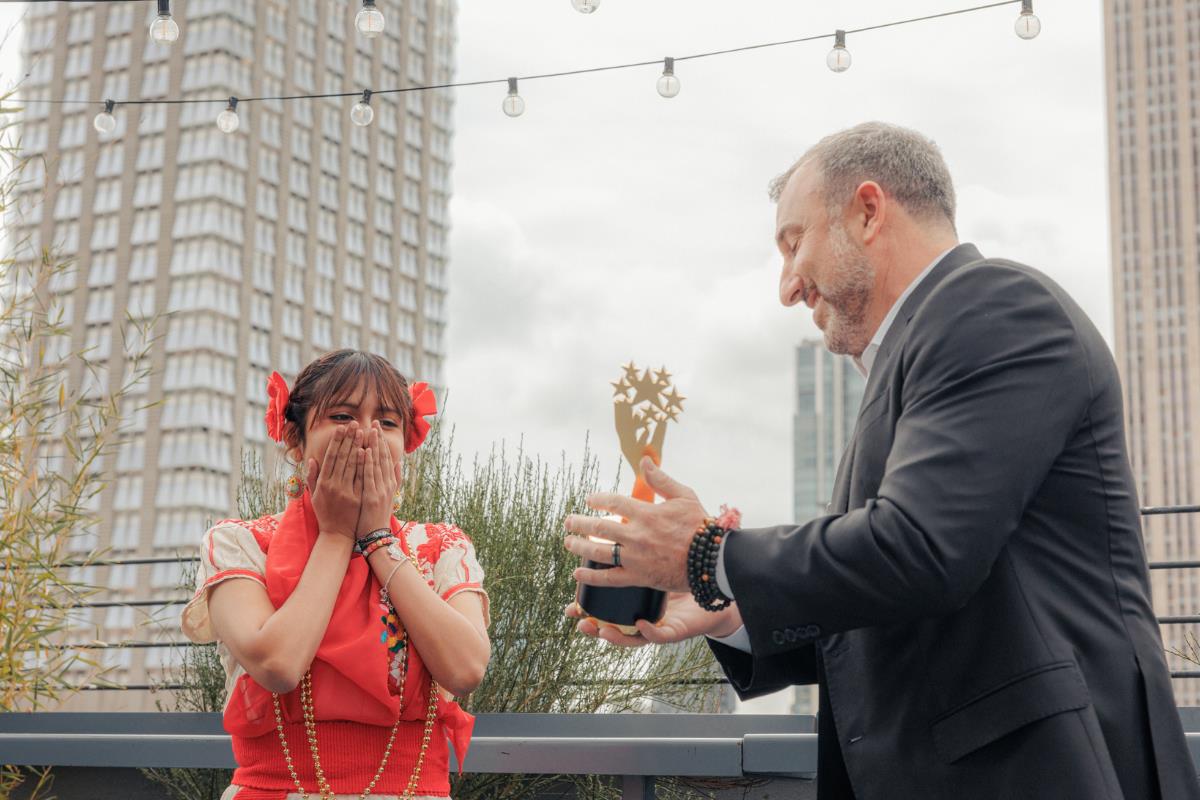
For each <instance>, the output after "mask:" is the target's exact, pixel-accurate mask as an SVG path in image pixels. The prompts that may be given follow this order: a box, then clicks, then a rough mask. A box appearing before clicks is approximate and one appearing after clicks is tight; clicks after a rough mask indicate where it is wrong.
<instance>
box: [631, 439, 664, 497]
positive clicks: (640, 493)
mask: <svg viewBox="0 0 1200 800" xmlns="http://www.w3.org/2000/svg"><path fill="white" fill-rule="evenodd" d="M642 455H643V456H650V460H651V461H653V462H654V465H655V466H661V465H662V456H661V455H659V452H658V450H656V449H655V447H654V445H652V444H648V445H644V446H643V447H642ZM633 497H634V499H635V500H642V501H645V502H647V503H653V502H654V490H653V489H651V488H650V484H648V483H646V481H644V480H643V479H642V473H641V472H639V473H638V475H637V480H635V481H634V483H633Z"/></svg>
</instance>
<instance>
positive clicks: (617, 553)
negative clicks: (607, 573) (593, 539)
mask: <svg viewBox="0 0 1200 800" xmlns="http://www.w3.org/2000/svg"><path fill="white" fill-rule="evenodd" d="M612 559H613V566H614V567H619V566H621V543H620V542H613V547H612Z"/></svg>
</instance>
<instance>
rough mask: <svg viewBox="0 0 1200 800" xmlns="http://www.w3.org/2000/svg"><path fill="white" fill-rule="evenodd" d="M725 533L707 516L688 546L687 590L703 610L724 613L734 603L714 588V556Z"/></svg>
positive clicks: (717, 553)
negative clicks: (689, 590) (690, 591)
mask: <svg viewBox="0 0 1200 800" xmlns="http://www.w3.org/2000/svg"><path fill="white" fill-rule="evenodd" d="M728 533H729V529H728V528H723V527H721V525H720V524H719V523H718V522H717V520H715V519H712V518H711V517H710V518H708V519H705V520H704V522H702V523H700V527H699V528H697V529H696V533H695V534H694V535H693V536H692V543H691V545H690V546H689V547H688V588H689V589H691V590H692V597H694V598H695V599H696V603H697V604H698V605H699V606H700V607H701V608H703V609H704V610H705V611H724V610H725V609H726V608H728V607H729V604H730V603H732V602H733V600H732V599H731V598H728V597H726V596H725V594H724V592H722V591H721V588H720V587H719V586H718V585H717V556H718V555H719V554H720V552H721V542H722V541H723V540H724V538H725V536H726V535H727V534H728Z"/></svg>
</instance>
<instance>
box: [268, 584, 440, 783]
mask: <svg viewBox="0 0 1200 800" xmlns="http://www.w3.org/2000/svg"><path fill="white" fill-rule="evenodd" d="M385 597H386V595H385ZM405 638H406V639H407V638H408V635H407V633H406V634H405ZM409 644H411V643H410V642H405V645H404V648H403V653H404V655H403V661H402V667H401V670H400V681H399V684H400V693H399V697H400V710H401V712H403V710H404V680H405V678H406V677H407V675H408V647H409ZM439 697H440V690H439V688H438V683H437V681H435V680H432V679H430V685H429V709H428V711H427V712H426V714H425V732H424V735H423V736H422V737H421V750H420V752H419V753H418V754H417V763H416V765H415V766H414V767H413V772H412V776H410V777H409V779H408V786H407V788H405V790H404V792H403V793H402V794H401V795H400V800H412V798H415V797H416V792H417V784H418V783H419V782H420V780H421V767H422V766H424V764H425V753H426V751H428V750H429V742H430V741H431V740H432V738H433V724H434V723H435V722H436V721H437V710H438V699H439ZM271 701H272V702H273V703H274V705H275V731H276V733H278V734H279V744H280V746H281V747H282V748H283V759H284V761H285V762H287V768H288V772H289V773H291V776H292V782H293V783H295V784H296V791H297V792H298V793H299V794H300V797H301V800H308V792H306V791H305V790H304V785H303V784H301V783H300V776H298V775H297V774H296V767H295V766H294V765H293V764H292V753H291V750H290V749H289V748H288V742H287V737H286V736H285V735H284V733H283V711H282V710H281V709H280V706H279V695H278V694H276V693H274V692H272V693H271ZM300 710H301V711H302V712H303V714H304V731H305V733H306V734H307V735H308V748H309V751H310V752H311V753H312V760H313V772H314V773H316V777H317V789H318V791H320V793H321V800H330V798H333V797H334V793H333V789H332V788H331V787H330V786H329V782H328V781H326V780H325V772H324V770H323V769H321V756H320V753H318V752H317V720H316V716H315V714H314V712H313V702H312V671H311V670H310V671H308V672H305V673H304V678H303V679H302V680H301V681H300ZM399 727H400V718H399V717H397V718H396V722H395V724H394V725H392V732H391V734H389V735H388V741H387V747H385V748H384V750H383V760H381V761H380V762H379V769H377V770H375V777H374V778H371V782H370V783H368V784H367V788H365V789H363V790H362V792H361V793H360V794H359V798H360V800H367V796H368V795H369V794H371V790H372V789H374V788H375V784H376V783H377V782H378V781H379V778H380V777H381V776H382V775H383V769H384V767H386V766H387V762H388V758H389V757H390V756H391V754H392V743H393V742H394V741H395V740H396V730H397V729H398V728H399Z"/></svg>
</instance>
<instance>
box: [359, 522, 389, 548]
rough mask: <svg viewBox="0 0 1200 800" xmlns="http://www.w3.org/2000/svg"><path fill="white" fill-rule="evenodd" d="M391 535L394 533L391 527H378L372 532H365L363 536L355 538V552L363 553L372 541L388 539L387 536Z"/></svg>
mask: <svg viewBox="0 0 1200 800" xmlns="http://www.w3.org/2000/svg"><path fill="white" fill-rule="evenodd" d="M391 535H392V529H391V528H377V529H376V530H373V531H371V532H370V533H367V534H363V535H362V536H360V537H358V538H357V539H355V540H354V552H356V553H361V552H362V551H363V550H366V549H367V546H368V545H370V544H371V543H372V542H377V541H379V540H380V539H386V538H387V537H389V536H391Z"/></svg>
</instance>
